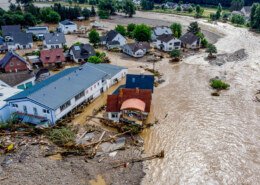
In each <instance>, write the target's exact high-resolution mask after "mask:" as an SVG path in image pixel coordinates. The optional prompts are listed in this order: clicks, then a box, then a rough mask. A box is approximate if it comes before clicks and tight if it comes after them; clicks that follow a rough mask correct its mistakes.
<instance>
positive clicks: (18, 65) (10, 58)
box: [0, 51, 31, 73]
mask: <svg viewBox="0 0 260 185" xmlns="http://www.w3.org/2000/svg"><path fill="white" fill-rule="evenodd" d="M0 70H1V71H2V72H5V73H10V72H17V71H28V70H31V66H30V64H29V63H28V62H27V61H26V60H25V59H24V58H22V57H21V56H19V55H18V54H17V53H15V52H14V51H9V52H7V53H6V55H5V56H4V57H3V58H2V59H1V60H0Z"/></svg>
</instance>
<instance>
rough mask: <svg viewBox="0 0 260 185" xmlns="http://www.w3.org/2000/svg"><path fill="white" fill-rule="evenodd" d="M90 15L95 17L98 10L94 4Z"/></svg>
mask: <svg viewBox="0 0 260 185" xmlns="http://www.w3.org/2000/svg"><path fill="white" fill-rule="evenodd" d="M90 16H91V17H95V16H96V10H95V7H94V6H93V5H92V6H91V11H90Z"/></svg>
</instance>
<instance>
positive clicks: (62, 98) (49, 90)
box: [7, 63, 124, 110]
mask: <svg viewBox="0 0 260 185" xmlns="http://www.w3.org/2000/svg"><path fill="white" fill-rule="evenodd" d="M122 69H124V68H123V67H119V66H113V65H109V64H91V63H86V64H84V65H83V66H80V67H73V68H69V69H65V70H64V71H62V72H60V73H58V74H56V75H53V76H52V77H49V78H48V79H46V80H44V81H42V82H40V83H38V84H36V85H35V86H33V87H31V88H30V89H28V90H25V91H23V92H21V93H19V94H17V95H15V96H13V97H10V98H8V99H7V101H11V100H17V99H25V98H27V99H30V100H33V101H35V102H38V103H39V104H42V105H44V106H46V107H49V108H51V109H53V110H56V109H57V108H58V107H60V106H61V105H63V104H64V103H65V102H67V101H68V100H70V99H72V98H73V97H74V96H76V95H77V94H79V93H81V92H82V91H83V90H85V89H87V88H89V87H91V86H92V85H93V84H94V83H96V82H97V81H99V80H101V79H105V78H106V77H107V76H111V75H113V74H114V73H118V72H120V71H121V70H122Z"/></svg>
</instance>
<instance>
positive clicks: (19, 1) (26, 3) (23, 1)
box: [16, 0, 33, 6]
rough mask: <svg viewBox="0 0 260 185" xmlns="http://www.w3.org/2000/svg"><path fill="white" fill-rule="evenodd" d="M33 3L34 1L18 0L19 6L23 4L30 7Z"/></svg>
mask: <svg viewBox="0 0 260 185" xmlns="http://www.w3.org/2000/svg"><path fill="white" fill-rule="evenodd" d="M32 2H33V0H16V3H17V4H22V5H23V6H28V5H29V4H31V3H32Z"/></svg>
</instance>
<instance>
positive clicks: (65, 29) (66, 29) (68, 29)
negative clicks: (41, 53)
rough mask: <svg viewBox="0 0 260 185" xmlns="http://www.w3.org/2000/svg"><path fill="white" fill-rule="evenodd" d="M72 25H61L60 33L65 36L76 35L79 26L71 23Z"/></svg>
mask: <svg viewBox="0 0 260 185" xmlns="http://www.w3.org/2000/svg"><path fill="white" fill-rule="evenodd" d="M71 23H72V24H69V25H64V24H61V23H59V28H58V29H59V31H61V32H62V33H64V34H68V33H75V32H76V31H78V26H77V24H75V23H73V22H71Z"/></svg>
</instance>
